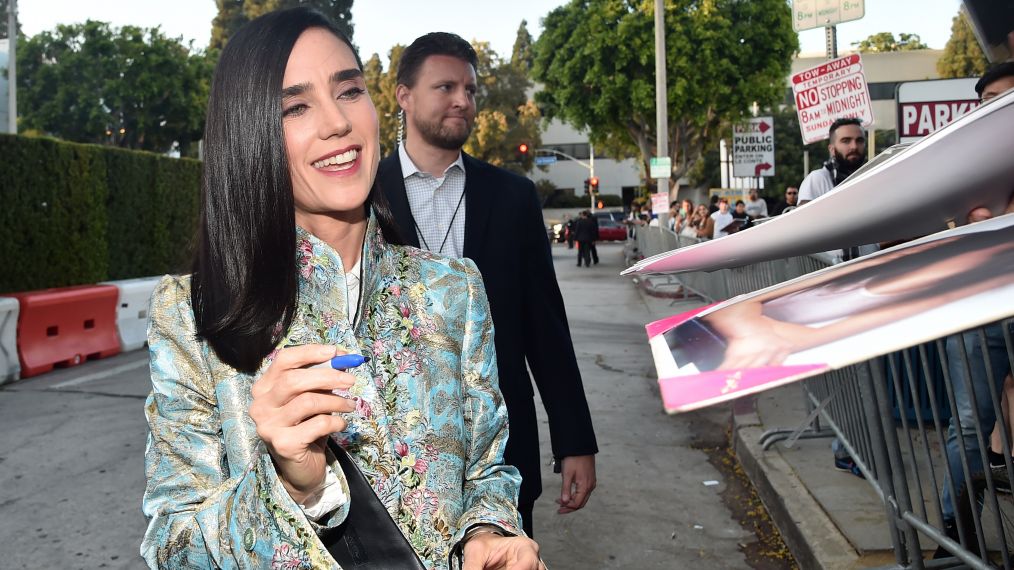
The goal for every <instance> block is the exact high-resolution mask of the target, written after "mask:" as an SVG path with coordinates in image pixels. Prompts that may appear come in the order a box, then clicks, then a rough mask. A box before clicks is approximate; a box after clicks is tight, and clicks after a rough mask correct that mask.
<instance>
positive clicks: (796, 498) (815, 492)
mask: <svg viewBox="0 0 1014 570" xmlns="http://www.w3.org/2000/svg"><path fill="white" fill-rule="evenodd" d="M636 288H637V289H638V291H639V292H640V293H641V295H642V297H643V298H644V299H645V303H646V304H647V306H648V307H649V311H650V313H651V314H652V316H653V318H655V319H660V318H663V317H668V316H670V315H674V314H677V313H680V312H684V311H687V310H691V309H693V308H695V307H699V306H701V305H702V304H703V301H702V300H700V299H695V298H690V299H682V296H681V293H682V291H681V290H680V288H679V286H678V285H677V284H674V283H673V280H670V279H667V278H666V277H665V276H651V277H647V278H644V277H642V278H641V279H639V280H638V282H637V284H636ZM806 415H807V414H806V408H805V403H804V400H803V393H802V390H801V389H800V386H799V385H796V384H791V385H788V386H784V387H782V388H777V389H774V390H769V391H767V392H764V393H762V394H759V395H757V396H754V397H747V398H743V399H740V400H737V401H736V404H735V405H734V406H733V417H734V428H733V429H734V433H733V438H734V443H735V447H736V455H737V458H738V459H739V462H740V464H741V465H742V467H743V469H744V471H746V473H747V475H748V476H749V477H750V480H751V481H752V483H753V484H754V486H755V487H756V489H757V493H758V494H759V495H760V497H761V499H762V500H763V502H764V504H765V506H766V507H767V509H768V513H769V514H770V516H771V518H772V520H774V521H775V524H776V525H777V526H778V528H779V531H780V532H781V534H782V538H783V539H784V540H785V542H786V544H787V545H788V546H789V548H790V549H791V550H792V552H793V554H794V556H795V557H796V560H797V562H798V563H799V566H800V568H804V569H816V568H827V569H835V570H837V569H853V568H874V567H883V566H889V565H891V564H893V563H894V561H895V558H894V551H893V549H892V545H891V537H890V533H889V530H888V526H887V522H886V521H887V519H886V515H885V509H884V505H883V503H882V502H881V500H880V498H879V496H878V495H877V493H876V492H875V491H874V489H873V488H872V487H871V486H870V484H869V483H867V482H866V481H865V480H863V479H860V478H859V477H856V476H854V475H852V474H850V473H844V472H841V471H838V470H836V469H835V468H834V465H833V455H832V452H831V448H830V439H800V440H797V441H796V442H795V443H794V444H793V445H792V447H791V448H787V447H786V446H785V442H784V441H781V442H778V443H775V444H774V445H772V446H771V447H770V448H769V449H767V450H764V449H762V447H761V445H760V443H759V441H760V438H761V436H762V435H763V434H764V433H765V432H767V431H769V430H773V429H786V430H790V431H792V430H795V429H796V428H797V427H798V426H799V425H800V424H801V423H802V422H803V421H804V419H805V418H806ZM921 546H922V548H923V549H924V550H925V549H929V550H930V551H932V549H933V548H935V544H933V543H931V542H929V541H923V542H922V544H921Z"/></svg>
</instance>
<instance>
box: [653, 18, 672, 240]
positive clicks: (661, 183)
mask: <svg viewBox="0 0 1014 570" xmlns="http://www.w3.org/2000/svg"><path fill="white" fill-rule="evenodd" d="M668 100H669V98H668V94H667V92H666V75H665V2H664V1H663V0H655V134H656V137H655V156H658V157H668V156H669V118H668V109H667V106H668ZM668 174H669V175H670V176H671V175H672V171H671V170H670V171H669V172H668ZM655 181H656V182H655V184H656V187H655V191H656V192H665V193H666V196H667V198H666V203H667V204H668V203H669V201H670V200H669V198H668V196H669V176H666V177H665V178H656V179H655ZM663 189H664V190H663ZM666 218H668V210H666V213H665V214H659V217H658V228H659V230H660V231H661V230H664V229H665V227H666V221H667V219H666Z"/></svg>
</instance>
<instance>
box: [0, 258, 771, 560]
mask: <svg viewBox="0 0 1014 570" xmlns="http://www.w3.org/2000/svg"><path fill="white" fill-rule="evenodd" d="M599 251H600V256H601V259H602V262H601V263H600V264H599V265H597V266H594V267H592V268H577V267H575V260H576V253H575V252H574V250H568V249H567V248H566V246H565V245H555V246H554V248H553V252H554V258H555V261H556V267H557V271H558V276H559V280H560V285H561V289H562V290H563V294H564V297H565V299H566V303H567V311H568V316H569V319H570V324H571V330H572V333H573V337H574V343H575V347H576V350H577V355H578V359H579V361H580V366H581V371H582V374H583V377H584V382H585V388H586V392H587V395H588V399H589V402H590V405H591V408H592V414H593V418H594V420H595V428H596V434H597V436H598V441H599V447H600V453H599V455H598V488H597V489H596V490H595V492H594V494H593V495H592V497H591V500H590V502H589V504H588V506H587V507H586V508H585V509H583V510H582V511H579V512H576V513H572V514H569V515H558V514H556V512H555V505H554V503H553V501H554V499H556V498H557V497H558V496H559V492H560V479H559V476H558V475H554V474H552V473H551V470H550V469H549V468H548V466H547V468H546V469H545V471H544V477H543V483H544V487H545V492H544V494H543V498H542V499H541V500H540V501H539V502H538V503H537V504H536V513H535V533H536V539H537V540H538V541H539V542H540V544H541V545H542V552H543V557H544V558H545V560H546V562H547V563H548V565H549V567H550V568H552V569H553V570H561V569H586V568H592V569H594V568H630V569H635V568H636V569H644V570H651V569H667V570H668V569H673V568H689V567H697V568H750V567H751V565H750V564H748V563H747V561H746V559H745V556H744V545H748V544H749V543H751V542H754V541H756V537H755V536H754V534H753V533H752V532H747V531H746V530H744V528H743V527H742V526H741V524H740V522H739V521H738V520H737V518H736V516H735V515H734V514H733V513H732V511H730V509H729V508H727V507H726V506H725V505H724V504H723V501H722V498H721V493H722V491H723V490H724V488H725V486H726V482H725V481H724V480H723V475H722V474H721V473H720V472H719V471H718V470H717V469H716V468H715V467H714V466H713V465H712V464H711V463H709V460H708V455H707V454H706V453H705V452H704V451H702V450H701V442H702V441H705V442H707V441H720V440H722V439H723V438H724V432H725V430H726V428H727V427H728V420H729V411H728V410H727V409H724V408H719V409H712V410H706V411H704V412H700V413H696V414H689V415H684V416H666V415H665V414H664V413H663V412H662V409H661V405H660V402H659V399H658V392H657V384H656V381H655V377H654V368H653V365H652V362H651V356H650V351H649V349H648V345H647V342H646V339H645V335H644V326H643V325H644V323H646V322H649V321H650V320H654V319H657V318H660V317H662V316H665V314H666V313H665V311H666V310H668V306H667V305H668V301H665V302H664V303H662V302H660V301H659V300H657V299H649V298H647V297H645V296H644V295H643V294H642V293H641V292H639V290H638V289H637V288H636V287H635V286H634V285H633V284H632V283H631V282H630V280H629V279H626V278H620V277H619V276H618V275H619V272H620V270H621V269H622V266H623V256H622V246H621V245H619V244H602V245H600V246H599ZM678 310H679V309H678V308H673V309H672V311H671V312H672V313H675V312H677V311H678ZM147 373H148V370H147V352H146V351H137V352H133V353H128V354H123V355H120V356H117V357H114V358H109V359H105V360H98V361H94V362H87V363H84V364H82V365H80V366H77V367H74V368H70V369H63V370H57V371H55V372H52V373H49V374H46V375H43V376H39V377H36V378H30V379H26V380H22V381H20V382H16V383H13V384H8V385H5V386H3V387H0V434H3V435H2V437H0V553H2V554H0V568H4V569H18V568H31V569H36V568H139V567H143V561H142V560H141V558H140V556H139V555H138V546H139V544H140V541H141V536H142V534H143V532H144V529H145V520H144V517H143V516H142V515H141V511H140V504H141V494H142V491H143V488H144V473H143V454H144V442H145V435H146V429H147V427H146V424H145V422H144V416H143V413H142V406H143V401H144V396H145V395H146V393H147V392H148V389H149V386H148V383H149V380H148V376H147ZM542 424H543V430H542V454H543V456H544V458H545V460H546V463H547V464H548V462H549V458H550V448H549V434H548V430H547V429H545V426H546V424H545V421H544V418H543V421H542Z"/></svg>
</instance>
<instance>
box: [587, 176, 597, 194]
mask: <svg viewBox="0 0 1014 570" xmlns="http://www.w3.org/2000/svg"><path fill="white" fill-rule="evenodd" d="M588 185H589V186H591V189H592V191H593V192H595V191H598V189H599V177H598V176H592V177H591V178H589V179H588Z"/></svg>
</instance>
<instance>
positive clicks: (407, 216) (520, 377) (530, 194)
mask: <svg viewBox="0 0 1014 570" xmlns="http://www.w3.org/2000/svg"><path fill="white" fill-rule="evenodd" d="M462 161H463V162H464V165H465V248H464V256H465V257H468V258H470V259H472V260H473V261H474V262H475V264H476V265H477V266H478V267H479V271H480V272H481V273H482V279H483V283H484V284H485V287H486V295H487V297H488V298H489V305H490V311H491V313H492V316H493V327H494V341H495V343H496V356H497V367H498V369H499V375H500V390H501V391H502V392H503V395H504V400H505V403H506V405H507V413H508V415H509V418H510V439H509V440H508V442H507V452H506V460H507V462H508V463H510V464H512V465H515V466H516V467H517V468H518V469H519V470H520V471H521V475H522V477H523V481H522V485H521V497H520V499H519V504H522V505H524V504H530V503H531V502H534V501H535V499H536V498H537V497H538V496H539V493H540V492H541V490H542V483H541V475H540V469H539V467H540V459H539V438H538V425H537V423H536V418H535V405H534V400H533V397H534V391H533V390H532V383H531V380H530V379H529V376H528V371H527V370H526V368H525V361H526V359H527V362H528V367H529V368H530V369H531V372H532V376H533V377H534V378H535V383H536V384H537V385H538V387H539V394H540V396H541V397H542V402H543V404H544V405H545V407H546V413H547V415H548V416H549V432H550V438H551V441H552V447H553V455H554V456H555V457H556V458H563V457H567V456H572V455H590V454H593V453H596V452H597V451H598V447H597V445H596V442H595V433H594V431H593V429H592V422H591V414H590V412H589V411H588V402H587V400H586V399H585V394H584V387H583V385H582V383H581V373H580V372H579V371H578V367H577V358H576V357H575V355H574V346H573V343H572V341H571V338H570V328H569V326H568V325H567V314H566V310H565V309H564V305H563V296H562V295H561V294H560V286H559V285H558V284H557V281H556V271H555V270H554V269H553V256H552V252H551V251H550V248H549V239H548V238H547V237H546V228H545V225H544V222H543V219H542V208H541V206H540V203H539V199H538V194H537V193H536V192H535V185H534V184H533V183H532V181H531V180H529V179H527V178H524V177H522V176H518V175H516V174H513V173H511V172H508V171H506V170H503V169H501V168H497V167H495V166H493V165H491V164H488V163H486V162H482V161H480V160H477V159H475V158H472V157H470V156H468V155H466V154H464V153H462ZM377 180H378V183H379V184H380V188H381V190H382V191H383V192H384V195H385V196H386V198H387V200H388V202H390V205H391V212H392V214H394V218H395V221H396V222H397V224H398V229H399V230H400V231H401V234H402V237H403V238H404V239H405V240H406V241H407V242H408V243H409V244H410V245H414V246H416V247H418V246H419V237H418V234H417V232H416V231H415V221H414V219H413V217H412V211H411V208H410V206H409V203H408V197H407V195H406V194H405V182H404V177H403V176H402V171H401V161H400V159H399V157H398V153H397V152H396V153H394V154H392V155H391V156H388V157H387V158H385V159H384V160H382V161H381V162H380V171H379V173H378V176H377Z"/></svg>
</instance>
